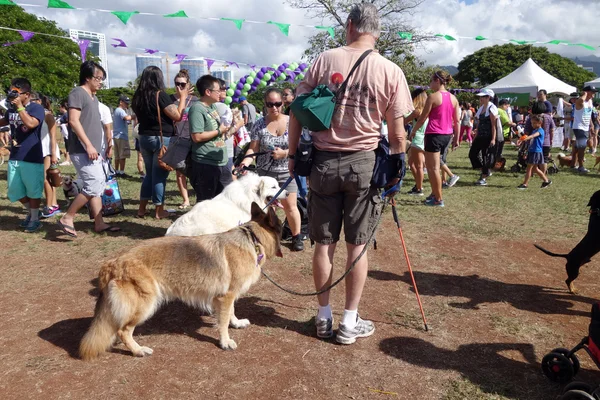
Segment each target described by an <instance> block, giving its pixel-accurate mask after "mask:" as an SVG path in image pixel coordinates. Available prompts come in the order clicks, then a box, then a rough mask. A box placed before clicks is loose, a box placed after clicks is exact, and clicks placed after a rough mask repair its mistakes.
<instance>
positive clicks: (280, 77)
mask: <svg viewBox="0 0 600 400" xmlns="http://www.w3.org/2000/svg"><path fill="white" fill-rule="evenodd" d="M286 79H287V75H286V74H281V75H279V80H280V81H285V80H286Z"/></svg>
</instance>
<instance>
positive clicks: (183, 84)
mask: <svg viewBox="0 0 600 400" xmlns="http://www.w3.org/2000/svg"><path fill="white" fill-rule="evenodd" d="M175 87H177V88H181V89H185V90H187V93H188V97H187V99H186V100H185V102H184V104H185V107H184V109H183V115H182V116H181V121H179V122H177V123H176V124H175V131H176V132H175V136H177V137H178V138H179V140H187V141H189V142H190V147H191V140H192V139H191V138H190V124H189V123H188V112H189V111H190V107H191V106H192V105H193V104H194V103H195V102H197V101H198V98H197V97H196V96H194V95H193V93H194V88H193V86H192V85H191V83H190V75H189V72H188V70H187V69H181V70H179V72H178V73H177V75H175ZM171 99H172V100H173V104H175V105H176V106H177V107H179V104H180V103H181V95H180V94H179V93H175V94H174V95H171ZM176 172H177V187H178V188H179V193H181V197H182V198H183V202H182V203H181V205H180V206H179V209H180V210H185V209H186V208H188V207H189V206H190V198H189V196H188V190H187V178H186V176H185V175H184V174H183V172H181V171H176Z"/></svg>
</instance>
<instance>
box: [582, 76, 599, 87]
mask: <svg viewBox="0 0 600 400" xmlns="http://www.w3.org/2000/svg"><path fill="white" fill-rule="evenodd" d="M585 86H591V87H593V88H597V89H598V88H600V78H598V79H594V80H593V81H590V82H586V83H585Z"/></svg>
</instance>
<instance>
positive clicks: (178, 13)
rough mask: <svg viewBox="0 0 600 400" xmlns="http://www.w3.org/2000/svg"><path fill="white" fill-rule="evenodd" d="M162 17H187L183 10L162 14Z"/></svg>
mask: <svg viewBox="0 0 600 400" xmlns="http://www.w3.org/2000/svg"><path fill="white" fill-rule="evenodd" d="M163 17H165V18H189V17H188V16H187V14H186V13H185V11H183V10H181V11H177V12H176V13H173V14H166V15H163Z"/></svg>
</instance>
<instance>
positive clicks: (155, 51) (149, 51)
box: [144, 49, 159, 54]
mask: <svg viewBox="0 0 600 400" xmlns="http://www.w3.org/2000/svg"><path fill="white" fill-rule="evenodd" d="M144 50H145V52H146V53H148V54H155V53H158V52H159V50H152V49H144Z"/></svg>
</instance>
